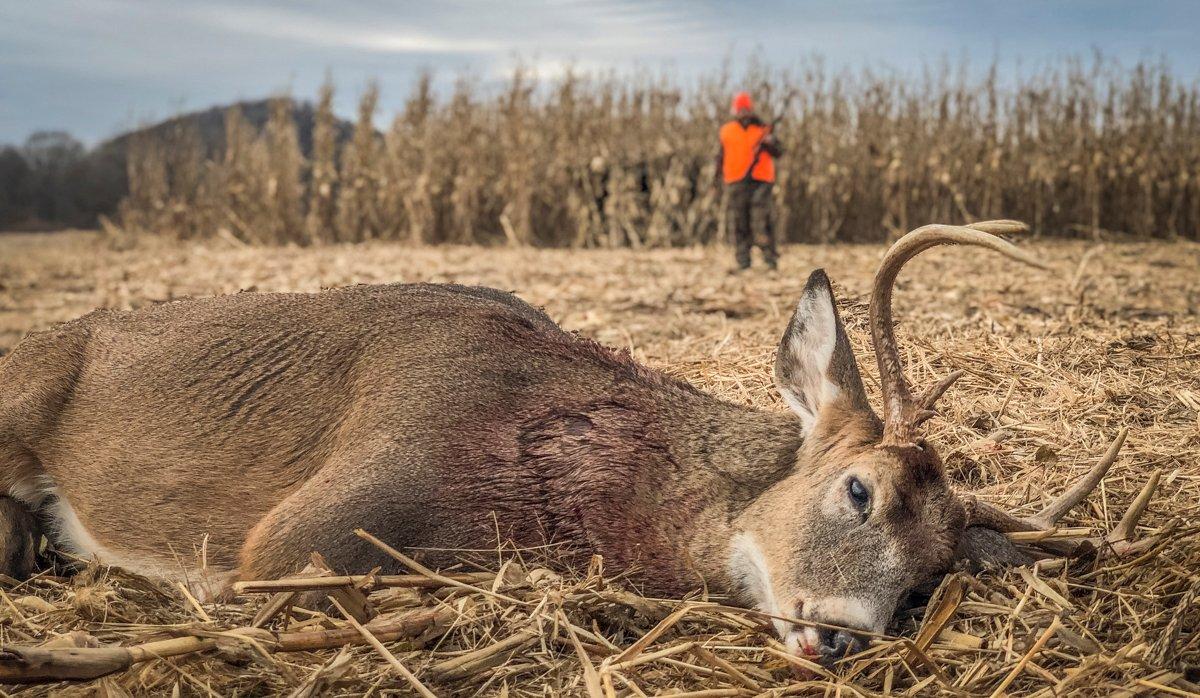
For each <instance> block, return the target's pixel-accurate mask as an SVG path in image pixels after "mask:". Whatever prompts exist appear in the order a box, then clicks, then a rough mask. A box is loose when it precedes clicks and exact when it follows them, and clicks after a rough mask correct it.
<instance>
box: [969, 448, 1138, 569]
mask: <svg viewBox="0 0 1200 698" xmlns="http://www.w3.org/2000/svg"><path fill="white" fill-rule="evenodd" d="M1128 434H1129V430H1128V429H1126V428H1124V427H1122V428H1121V431H1120V432H1118V433H1117V437H1116V438H1115V439H1113V442H1112V444H1110V445H1109V447H1108V451H1106V452H1105V454H1104V457H1103V458H1101V459H1100V460H1099V462H1097V463H1096V465H1094V466H1092V468H1091V470H1089V471H1088V472H1086V473H1085V474H1084V475H1083V476H1082V477H1080V478H1079V479H1078V480H1076V481H1075V482H1074V484H1072V485H1071V486H1070V487H1068V488H1067V489H1066V491H1065V492H1063V493H1062V494H1061V495H1059V496H1058V497H1057V498H1056V499H1055V500H1054V501H1052V502H1050V504H1048V505H1046V507H1045V508H1044V509H1042V511H1041V512H1039V513H1038V514H1037V515H1036V516H1034V517H1032V518H1029V519H1023V518H1020V517H1017V516H1013V515H1012V514H1010V513H1008V512H1006V511H1004V510H1002V509H999V508H997V507H995V506H992V505H991V504H988V503H986V502H981V501H979V500H978V499H976V498H975V497H974V496H972V495H967V496H965V497H963V503H964V505H965V507H966V510H967V526H982V527H985V528H990V529H992V530H994V531H998V532H1000V533H1020V532H1024V531H1048V530H1050V529H1052V528H1054V525H1055V524H1057V523H1058V522H1059V520H1061V519H1062V517H1063V516H1064V515H1066V513H1067V512H1068V511H1070V510H1071V509H1073V508H1074V507H1075V506H1077V505H1078V504H1079V503H1080V502H1082V501H1083V500H1084V499H1086V498H1087V496H1088V495H1089V494H1091V492H1092V490H1094V489H1096V487H1097V486H1098V485H1099V484H1100V481H1101V480H1103V479H1104V476H1105V475H1106V474H1108V470H1109V468H1111V467H1112V465H1113V463H1115V462H1116V460H1117V455H1118V454H1119V453H1120V452H1121V446H1123V445H1124V444H1125V437H1126V436H1127V435H1128ZM1155 475H1156V476H1155V477H1152V478H1151V482H1150V483H1148V485H1147V487H1146V489H1145V490H1143V494H1142V495H1139V496H1138V499H1137V500H1136V501H1135V502H1134V504H1133V506H1131V507H1130V510H1129V512H1128V513H1126V515H1125V517H1124V518H1123V519H1122V521H1121V524H1120V525H1119V526H1118V527H1117V528H1116V529H1114V531H1113V532H1112V533H1110V534H1109V535H1108V536H1107V537H1106V538H1105V539H1095V540H1088V541H1084V542H1083V543H1082V544H1072V543H1068V542H1064V541H1051V540H1046V541H1039V542H1038V543H1036V544H1035V545H1036V547H1040V548H1042V549H1043V550H1045V551H1046V552H1049V553H1053V554H1056V555H1066V556H1072V555H1076V554H1079V553H1080V552H1081V551H1083V550H1086V549H1090V548H1091V547H1092V546H1096V545H1101V544H1104V543H1109V544H1113V543H1114V542H1118V541H1119V542H1120V543H1126V539H1128V538H1129V536H1130V535H1131V534H1132V531H1133V528H1134V526H1136V525H1137V520H1138V518H1140V517H1141V514H1142V512H1143V511H1144V510H1145V507H1146V504H1147V503H1148V502H1149V499H1150V496H1151V495H1152V494H1153V491H1154V486H1155V485H1157V484H1158V478H1157V473H1156V474H1155Z"/></svg>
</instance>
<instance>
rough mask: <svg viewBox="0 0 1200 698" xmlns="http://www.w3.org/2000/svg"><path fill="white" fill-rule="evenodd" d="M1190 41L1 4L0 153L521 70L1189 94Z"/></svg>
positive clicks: (215, 5)
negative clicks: (937, 78) (195, 116)
mask: <svg viewBox="0 0 1200 698" xmlns="http://www.w3.org/2000/svg"><path fill="white" fill-rule="evenodd" d="M1197 35H1200V0H1175V1H1171V0H1143V1H1141V2H1115V1H1112V0H1096V1H1093V2H1085V1H1083V0H1057V1H1056V0H1002V1H992V0H985V1H979V2H971V1H970V0H910V1H901V0H877V1H876V2H866V1H864V0H810V1H807V2H802V1H798V2H783V1H781V0H775V1H770V0H768V1H765V2H757V3H755V2H716V1H715V0H691V1H688V0H639V1H633V0H598V1H596V2H584V1H582V0H558V1H547V2H531V1H526V0H506V1H503V2H466V1H463V0H449V1H443V2H435V1H432V0H427V1H425V2H407V1H403V0H390V1H389V0H338V1H336V2H335V1H330V2H316V1H315V0H290V1H287V0H272V1H261V2H253V1H250V0H247V1H244V2H236V1H234V0H223V1H220V2H208V1H205V0H73V1H72V0H0V143H3V142H19V141H22V140H24V138H25V137H26V136H27V135H28V134H29V133H30V132H31V131H34V130H37V129H65V130H68V131H70V132H71V133H73V134H75V135H76V136H77V137H79V138H81V139H83V140H84V141H85V142H88V143H94V142H96V141H97V140H99V139H102V138H105V137H107V136H111V135H113V134H115V133H117V132H119V131H121V130H126V129H128V128H131V127H133V126H136V125H137V124H139V123H145V122H148V121H153V120H157V119H162V118H166V117H168V116H171V115H172V114H175V113H178V112H180V111H188V110H192V109H199V108H204V107H207V106H210V105H212V104H218V103H227V102H230V101H233V100H237V99H253V98H260V97H263V96H267V95H269V94H273V93H278V92H280V91H284V90H287V91H290V92H291V93H292V94H294V95H296V96H297V97H301V98H305V99H310V98H312V97H313V95H315V93H316V88H317V85H318V84H319V83H320V82H321V80H322V79H323V77H324V75H325V73H326V71H327V70H328V71H329V72H330V73H331V74H332V75H333V77H334V80H335V83H336V84H337V85H338V87H339V89H340V92H339V95H338V105H337V107H338V111H339V112H340V113H342V114H343V115H352V114H353V113H354V102H355V99H356V96H357V94H358V93H359V92H360V90H361V88H362V87H363V86H364V85H365V84H366V83H367V81H368V80H370V79H372V78H377V79H378V81H379V83H380V86H381V89H382V100H381V109H382V111H383V112H384V113H391V112H392V111H394V110H395V109H396V108H397V107H399V106H400V105H401V104H402V103H403V101H404V99H405V97H406V96H407V92H408V89H409V87H410V86H411V83H412V80H413V77H414V76H415V75H416V73H417V71H418V70H420V69H422V68H432V69H433V70H434V71H435V75H437V76H439V77H440V78H441V79H442V80H444V81H447V82H448V81H450V80H453V79H454V78H455V77H456V76H457V75H459V74H461V73H463V72H465V71H469V72H473V73H475V74H477V75H478V76H480V77H481V78H482V79H483V80H485V81H486V80H493V79H497V78H499V77H500V76H503V75H504V74H505V73H506V72H507V71H508V70H510V69H511V67H512V66H513V64H514V63H515V62H516V61H518V60H520V61H523V62H524V63H526V64H530V65H533V66H535V67H536V68H537V69H538V71H539V74H540V75H542V76H546V77H553V76H554V75H555V74H557V73H559V72H561V70H562V69H563V68H564V67H565V66H567V65H572V64H573V65H575V66H578V67H580V68H583V69H616V70H628V69H634V68H643V69H644V68H651V69H656V70H658V69H668V70H672V71H677V72H678V73H679V74H680V76H681V78H682V79H684V80H690V79H694V78H695V77H696V76H699V75H702V74H705V73H706V72H709V71H713V70H714V69H716V68H718V67H719V66H720V65H721V64H722V62H723V61H724V60H725V59H726V58H728V57H730V56H733V57H735V58H737V57H741V56H745V55H749V54H751V53H753V52H757V53H758V54H759V55H760V56H761V57H763V58H764V59H766V60H767V61H768V62H770V63H772V64H774V65H779V66H787V65H790V64H792V63H794V62H796V61H797V60H798V59H799V58H800V57H802V56H807V55H812V54H821V55H823V56H824V57H825V59H826V61H827V63H828V64H829V65H831V66H833V67H842V66H847V67H861V66H870V67H873V68H888V69H895V70H899V71H905V72H907V71H913V72H915V71H918V70H920V68H921V67H922V65H923V64H928V63H931V62H934V61H937V60H938V59H940V58H942V57H947V58H950V59H952V60H958V59H960V58H964V57H965V58H967V59H969V60H970V61H971V63H972V64H973V65H977V66H981V67H982V66H985V65H987V64H988V63H990V62H991V61H992V60H993V59H994V58H995V59H998V60H999V62H1000V65H1001V67H1002V68H1003V69H1004V70H1006V71H1010V72H1015V71H1019V70H1025V71H1031V70H1033V69H1036V68H1037V67H1038V66H1042V65H1045V64H1047V63H1049V62H1053V61H1055V60H1057V59H1059V58H1061V57H1063V56H1068V55H1089V54H1090V53H1091V51H1092V49H1093V48H1101V49H1103V51H1104V52H1105V54H1106V55H1107V56H1108V57H1110V58H1113V59H1115V60H1117V61H1120V62H1122V63H1126V64H1128V63H1133V62H1136V61H1137V60H1138V59H1140V58H1148V59H1150V60H1155V61H1157V60H1159V59H1166V60H1167V61H1168V62H1169V63H1170V65H1172V66H1173V67H1174V69H1175V71H1176V72H1177V74H1178V75H1179V76H1180V77H1181V78H1183V79H1185V80H1189V81H1191V80H1196V79H1197V77H1198V76H1200V41H1197V40H1196V36H1197Z"/></svg>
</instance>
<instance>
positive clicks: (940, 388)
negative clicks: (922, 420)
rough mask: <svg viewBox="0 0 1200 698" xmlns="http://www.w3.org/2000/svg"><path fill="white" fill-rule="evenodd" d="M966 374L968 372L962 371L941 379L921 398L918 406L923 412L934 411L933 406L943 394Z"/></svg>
mask: <svg viewBox="0 0 1200 698" xmlns="http://www.w3.org/2000/svg"><path fill="white" fill-rule="evenodd" d="M966 373H967V372H966V371H963V370H961V369H960V370H958V371H955V372H953V373H951V374H950V375H948V376H946V377H945V378H943V379H941V380H940V381H938V382H937V383H935V384H934V385H932V386H930V388H929V390H926V391H925V394H924V395H922V396H921V400H920V401H919V402H918V403H917V404H918V405H920V406H921V409H923V410H932V409H933V405H934V404H935V403H936V402H937V401H938V400H939V399H941V397H942V394H943V393H945V392H946V390H947V389H949V388H950V386H952V385H954V383H955V381H957V380H958V379H959V378H962V377H963V376H964V375H966Z"/></svg>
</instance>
